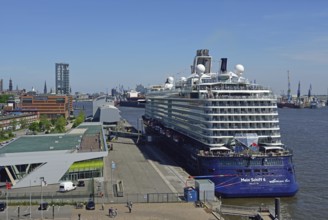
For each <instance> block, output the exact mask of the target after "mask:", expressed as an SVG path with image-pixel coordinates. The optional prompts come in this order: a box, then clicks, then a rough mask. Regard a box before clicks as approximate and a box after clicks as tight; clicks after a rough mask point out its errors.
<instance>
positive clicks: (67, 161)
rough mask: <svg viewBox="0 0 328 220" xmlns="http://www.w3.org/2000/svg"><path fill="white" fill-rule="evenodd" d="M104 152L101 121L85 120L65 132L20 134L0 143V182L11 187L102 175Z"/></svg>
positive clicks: (106, 150) (104, 138)
mask: <svg viewBox="0 0 328 220" xmlns="http://www.w3.org/2000/svg"><path fill="white" fill-rule="evenodd" d="M107 154H108V147H107V144H106V136H105V132H104V130H103V126H102V123H95V122H92V123H91V122H90V123H88V122H85V123H82V124H81V125H80V126H78V127H77V128H75V129H72V130H71V131H70V132H68V133H65V134H50V135H49V134H48V135H34V136H22V137H19V138H17V139H12V140H11V141H10V142H9V143H7V144H5V145H4V146H0V157H1V159H0V182H2V183H3V184H2V185H4V183H8V182H9V183H11V185H12V188H21V187H30V186H39V185H40V180H41V179H42V180H44V181H45V182H46V183H47V184H57V183H59V182H61V181H64V180H71V181H77V180H81V179H90V178H102V177H103V172H104V171H103V170H104V157H106V156H107Z"/></svg>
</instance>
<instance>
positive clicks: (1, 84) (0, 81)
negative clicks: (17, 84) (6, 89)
mask: <svg viewBox="0 0 328 220" xmlns="http://www.w3.org/2000/svg"><path fill="white" fill-rule="evenodd" d="M2 91H3V79H0V92H2Z"/></svg>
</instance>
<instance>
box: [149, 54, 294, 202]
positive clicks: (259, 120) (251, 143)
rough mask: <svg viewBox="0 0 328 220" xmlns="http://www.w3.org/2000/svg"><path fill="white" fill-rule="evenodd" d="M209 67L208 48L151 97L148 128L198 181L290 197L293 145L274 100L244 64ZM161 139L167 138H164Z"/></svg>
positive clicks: (248, 193) (221, 190)
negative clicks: (285, 140) (185, 73)
mask: <svg viewBox="0 0 328 220" xmlns="http://www.w3.org/2000/svg"><path fill="white" fill-rule="evenodd" d="M219 68H220V69H219V70H218V71H217V72H212V57H211V56H210V55H209V50H207V49H202V50H197V53H196V56H195V59H194V62H193V65H192V66H191V75H190V76H189V77H181V78H180V79H179V80H175V79H174V78H173V77H168V78H167V80H166V82H165V83H164V84H163V85H158V86H153V87H152V88H151V89H150V91H149V92H148V93H147V94H146V106H145V115H144V116H143V121H144V124H145V128H146V132H147V133H148V134H150V135H156V137H159V138H160V139H161V141H160V144H161V145H162V147H164V148H166V149H167V150H168V151H169V152H172V153H173V155H179V162H181V163H180V164H182V165H183V166H184V168H185V169H186V170H187V171H189V173H190V175H191V176H192V177H193V178H195V179H210V180H211V181H212V182H213V183H214V185H215V193H216V195H217V196H221V197H230V198H231V197H275V196H279V197H280V196H293V195H295V194H296V192H297V191H298V184H297V182H296V176H295V170H294V165H293V161H292V156H293V153H292V150H291V149H288V148H287V147H286V146H285V145H284V144H283V143H282V142H281V134H280V128H279V118H278V110H277V97H276V96H275V95H274V94H273V92H272V91H271V90H270V89H269V88H266V87H263V86H261V85H258V84H255V83H252V82H250V81H248V80H247V79H246V78H245V77H244V76H243V72H244V67H243V66H242V65H240V64H238V65H236V67H235V70H234V71H228V70H227V58H222V59H221V65H220V66H219ZM162 140H163V141H162Z"/></svg>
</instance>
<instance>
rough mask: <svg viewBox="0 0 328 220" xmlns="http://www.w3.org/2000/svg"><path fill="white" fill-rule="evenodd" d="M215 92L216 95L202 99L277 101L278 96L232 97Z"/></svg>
mask: <svg viewBox="0 0 328 220" xmlns="http://www.w3.org/2000/svg"><path fill="white" fill-rule="evenodd" d="M212 92H214V95H213V96H208V95H207V96H206V95H204V96H201V97H202V98H204V99H220V100H223V99H243V100H245V99H246V100H251V99H254V100H267V99H274V100H275V99H277V96H275V95H251V96H232V95H218V94H217V93H215V91H212Z"/></svg>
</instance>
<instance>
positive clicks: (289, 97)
mask: <svg viewBox="0 0 328 220" xmlns="http://www.w3.org/2000/svg"><path fill="white" fill-rule="evenodd" d="M287 74H288V90H287V102H288V103H290V102H291V99H292V96H291V94H290V80H289V70H288V71H287Z"/></svg>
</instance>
